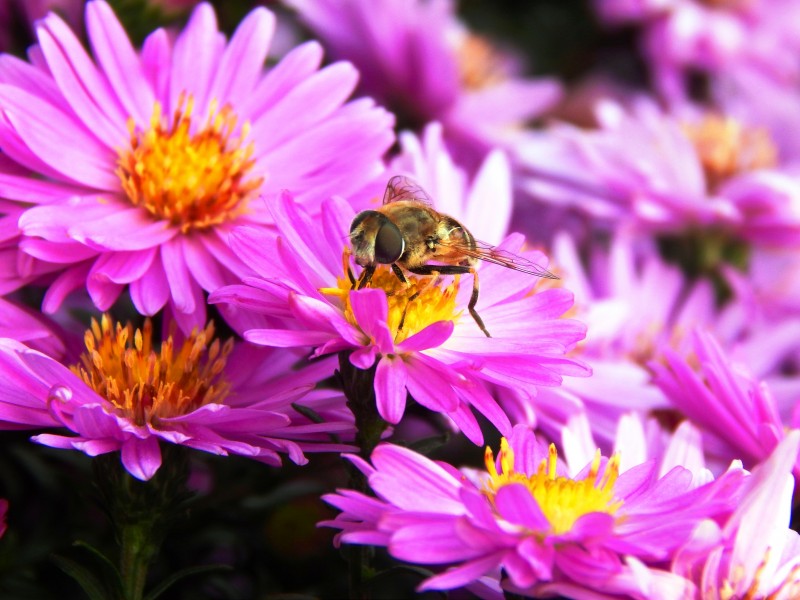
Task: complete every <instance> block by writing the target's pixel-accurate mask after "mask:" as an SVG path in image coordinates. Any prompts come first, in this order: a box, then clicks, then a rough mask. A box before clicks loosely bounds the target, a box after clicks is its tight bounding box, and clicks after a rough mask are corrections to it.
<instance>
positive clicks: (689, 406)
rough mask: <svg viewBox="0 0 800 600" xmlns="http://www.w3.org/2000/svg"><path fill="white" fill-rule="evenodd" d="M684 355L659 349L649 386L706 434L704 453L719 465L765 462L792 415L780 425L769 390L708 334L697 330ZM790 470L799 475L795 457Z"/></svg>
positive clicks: (798, 460) (793, 421) (799, 459)
mask: <svg viewBox="0 0 800 600" xmlns="http://www.w3.org/2000/svg"><path fill="white" fill-rule="evenodd" d="M692 350H693V352H692V354H691V355H689V356H684V355H681V354H680V353H678V352H676V351H674V350H671V349H670V348H664V349H663V361H664V363H663V364H661V363H659V362H652V363H651V365H650V367H651V369H652V370H653V372H654V382H655V384H656V385H658V386H659V387H660V388H661V390H662V391H663V392H664V394H666V396H667V398H668V399H669V400H670V402H671V403H672V404H673V405H674V406H675V407H676V408H677V409H678V410H679V411H680V412H681V413H682V414H683V415H685V416H686V417H687V418H689V419H690V420H691V421H692V422H693V423H695V424H696V425H697V426H698V427H699V428H700V429H701V430H702V431H703V433H704V435H705V436H706V449H707V451H708V452H709V454H710V455H712V456H715V457H716V458H718V459H719V460H720V461H721V462H722V463H723V464H724V463H725V462H727V461H729V460H731V459H734V458H736V459H741V460H742V461H743V462H744V465H745V467H748V468H752V466H754V465H756V464H758V463H760V462H761V461H763V460H765V459H766V458H767V457H768V456H769V455H770V454H771V453H772V451H773V450H774V449H775V448H776V447H777V446H778V444H779V443H780V441H781V440H782V439H784V437H786V426H787V425H788V426H791V427H797V426H798V425H800V424H799V423H797V422H796V417H792V418H791V420H790V422H787V423H784V419H783V418H782V417H781V412H786V413H790V412H792V410H793V407H794V405H795V404H796V398H795V399H793V402H792V404H791V406H787V407H785V411H781V410H780V409H781V407H779V406H778V405H777V403H776V402H775V399H774V398H773V396H772V394H771V392H770V389H769V387H768V386H767V385H766V384H765V383H763V382H759V381H758V380H756V379H755V378H753V376H752V375H751V374H750V373H749V372H748V370H747V369H746V368H745V367H744V366H743V365H741V364H739V363H736V362H734V361H732V360H731V359H729V358H728V356H727V355H726V353H725V351H724V350H723V349H722V347H721V346H720V345H719V343H718V342H717V341H716V340H715V339H714V338H713V336H711V335H710V334H709V333H707V332H704V331H703V330H701V329H698V330H696V331H694V332H693V336H692ZM794 472H795V474H796V475H798V474H800V457H795V467H794Z"/></svg>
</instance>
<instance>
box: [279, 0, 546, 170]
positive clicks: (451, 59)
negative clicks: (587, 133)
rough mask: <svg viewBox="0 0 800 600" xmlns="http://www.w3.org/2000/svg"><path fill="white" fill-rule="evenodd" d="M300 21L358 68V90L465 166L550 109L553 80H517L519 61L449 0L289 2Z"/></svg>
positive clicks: (333, 52) (318, 0)
mask: <svg viewBox="0 0 800 600" xmlns="http://www.w3.org/2000/svg"><path fill="white" fill-rule="evenodd" d="M289 4H290V5H292V6H294V7H295V8H296V9H297V10H298V11H299V12H300V17H301V19H302V20H303V21H305V23H306V24H307V25H308V26H309V27H310V28H311V29H312V30H313V32H314V33H315V34H316V35H317V36H319V38H320V39H322V40H323V42H324V43H325V44H326V45H327V46H328V47H329V48H330V51H331V53H332V54H333V56H335V57H337V58H340V59H345V60H350V61H352V62H353V63H354V64H355V65H356V66H357V67H358V70H359V72H360V73H361V74H362V80H361V91H362V92H363V93H364V94H365V95H369V96H372V97H374V98H377V99H378V101H379V102H381V103H383V104H384V105H385V106H387V107H388V108H389V109H390V110H392V111H393V112H394V113H395V114H396V115H397V116H398V120H399V122H400V125H401V126H402V127H404V128H413V129H421V127H422V126H423V125H425V124H426V123H429V122H431V121H439V122H441V123H442V125H443V127H444V136H445V139H446V140H447V142H448V145H449V147H450V149H451V151H453V152H454V153H455V154H456V158H457V160H458V161H459V162H460V163H462V164H464V163H466V164H469V165H477V164H478V163H479V161H480V160H481V159H482V157H483V156H484V155H485V154H486V152H488V151H489V149H490V148H491V147H492V146H498V145H503V144H509V143H511V142H512V141H513V139H514V137H515V134H514V132H513V129H514V126H521V125H522V124H524V123H525V122H526V121H528V120H530V119H531V118H533V117H536V116H538V115H539V114H541V113H542V112H543V111H544V110H545V109H547V108H549V107H550V106H551V105H552V104H553V103H554V102H555V101H556V100H557V99H558V96H559V94H560V87H559V85H558V84H557V83H556V82H555V81H553V80H545V79H540V80H531V79H522V78H520V77H519V76H518V72H519V71H520V68H519V65H517V64H516V61H514V60H513V59H512V58H510V57H508V56H505V55H503V54H501V53H500V52H499V51H497V50H495V49H494V48H492V46H491V45H490V44H489V43H488V42H487V41H486V40H484V39H482V38H480V37H478V36H476V35H474V34H472V33H471V32H469V31H468V30H466V28H465V27H464V25H463V24H461V23H460V22H459V21H458V20H457V18H456V16H455V9H454V3H453V2H451V1H450V0H432V1H423V0H412V1H408V0H384V1H382V2H378V3H376V2H372V1H371V0H346V1H344V2H341V1H338V0H290V2H289Z"/></svg>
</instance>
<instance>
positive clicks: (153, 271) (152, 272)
mask: <svg viewBox="0 0 800 600" xmlns="http://www.w3.org/2000/svg"><path fill="white" fill-rule="evenodd" d="M130 294H131V300H132V301H133V305H134V306H135V307H136V310H137V311H139V313H141V314H143V315H154V314H156V313H157V312H158V311H160V310H161V309H162V308H164V305H165V304H166V303H167V300H168V299H169V283H168V282H167V276H166V274H165V273H164V267H162V266H161V261H160V260H153V262H152V263H151V264H150V268H149V269H148V270H147V272H146V273H145V274H144V275H142V277H141V278H139V279H137V280H135V281H133V282H131V284H130Z"/></svg>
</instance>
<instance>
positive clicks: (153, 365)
mask: <svg viewBox="0 0 800 600" xmlns="http://www.w3.org/2000/svg"><path fill="white" fill-rule="evenodd" d="M152 337H153V327H152V324H151V322H150V320H149V319H148V320H147V321H145V324H144V327H143V328H142V329H141V330H140V329H137V330H136V331H134V330H133V326H132V325H130V324H128V325H126V326H124V327H123V326H122V325H121V324H120V323H117V324H116V327H114V326H113V324H112V322H111V319H110V318H109V317H108V316H107V315H103V318H102V319H101V321H100V323H98V322H97V321H96V320H94V319H92V325H91V328H90V329H88V330H87V331H86V333H85V335H84V343H85V344H86V352H85V353H84V354H82V355H81V358H80V363H79V364H77V365H74V366H73V367H72V371H73V372H74V373H75V374H76V375H78V376H79V377H80V378H81V379H82V380H83V381H84V382H85V383H86V384H87V385H88V386H90V387H91V388H92V389H93V390H94V391H95V392H97V393H98V394H99V395H100V396H102V397H103V398H105V399H106V400H108V401H109V402H110V403H111V404H113V405H114V406H115V407H116V408H117V409H119V410H120V411H122V412H123V413H124V414H125V415H126V416H127V417H129V418H130V419H132V420H133V421H134V422H135V423H136V424H137V425H144V424H145V423H150V424H151V425H155V426H157V425H158V419H159V418H165V417H175V416H179V415H183V414H186V413H189V412H191V411H193V410H196V409H197V408H199V407H200V406H203V405H205V404H210V403H221V402H222V401H223V400H224V398H225V397H226V396H227V395H228V393H229V391H230V385H229V384H228V382H227V381H225V379H224V377H223V375H222V372H223V370H224V368H225V362H226V361H227V359H228V356H229V355H230V353H231V351H232V350H233V341H232V340H228V341H227V342H225V343H224V344H220V342H219V340H214V341H213V342H212V341H211V340H212V338H213V337H214V325H213V323H209V324H208V325H207V326H206V328H205V329H204V330H203V331H200V332H197V331H196V330H195V331H193V332H192V334H191V335H190V336H188V337H187V339H186V341H184V343H183V345H182V346H181V347H180V348H179V349H177V352H176V349H175V345H174V343H173V340H172V336H169V338H168V339H167V340H166V341H164V342H162V343H161V347H160V349H159V350H158V352H156V350H154V349H153V341H152ZM131 342H132V345H131Z"/></svg>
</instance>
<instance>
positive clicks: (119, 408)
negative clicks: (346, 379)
mask: <svg viewBox="0 0 800 600" xmlns="http://www.w3.org/2000/svg"><path fill="white" fill-rule="evenodd" d="M213 333H214V328H213V325H211V324H209V325H208V326H207V327H206V328H205V329H204V330H202V331H200V332H197V331H195V332H193V333H192V334H191V335H190V336H188V337H187V338H186V339H185V341H184V342H183V343H176V342H175V341H174V340H173V337H172V336H170V337H169V338H168V339H167V340H166V341H164V342H162V343H161V345H160V349H156V348H155V347H154V343H153V339H152V328H151V326H150V324H149V322H147V323H146V324H145V327H144V328H143V330H136V331H134V330H133V328H132V327H131V326H130V325H129V326H127V327H123V326H121V325H120V324H117V326H116V327H114V326H113V325H112V323H111V321H110V320H109V319H108V318H107V317H103V319H102V321H101V322H100V323H97V322H96V321H93V323H92V327H91V329H90V330H88V331H87V332H86V335H85V341H86V352H85V353H84V355H83V356H82V357H81V360H80V362H79V363H78V364H77V365H74V366H72V367H66V366H64V365H62V364H61V363H59V362H57V361H55V360H53V359H52V358H50V357H48V356H45V355H44V354H41V353H39V352H36V351H35V350H31V349H29V348H28V347H26V346H24V345H23V344H20V343H19V342H16V341H14V340H10V339H2V340H0V373H2V381H3V383H2V394H0V428H5V429H29V428H37V429H39V428H50V427H65V428H66V429H68V430H69V434H67V435H61V434H52V433H42V434H39V435H37V436H35V437H34V438H33V439H34V440H35V441H37V442H39V443H41V444H44V445H47V446H53V447H56V448H68V449H76V450H80V451H82V452H85V453H86V454H88V455H90V456H97V455H99V454H105V453H107V452H115V451H120V452H121V456H122V463H123V464H124V465H125V468H126V469H127V470H128V471H129V472H130V473H131V475H133V476H134V477H137V478H138V479H142V480H147V479H149V478H150V477H152V476H153V474H154V473H155V472H156V471H157V470H158V468H159V467H160V466H161V451H160V449H159V442H162V441H163V442H169V443H173V444H180V445H183V446H187V447H190V448H196V449H198V450H203V451H206V452H211V453H214V454H222V455H227V454H239V455H242V456H249V457H251V458H254V459H256V460H259V461H261V462H264V463H266V464H270V465H279V464H280V462H281V460H280V457H279V453H286V454H288V455H289V458H291V460H292V461H294V462H295V463H298V464H304V463H305V462H307V461H306V458H305V456H304V455H303V452H304V451H311V452H314V451H320V450H330V451H341V450H346V449H351V448H352V446H347V445H343V444H334V443H329V441H328V440H329V437H328V436H329V435H330V434H344V436H352V433H353V424H352V416H349V415H348V413H346V409H345V408H344V407H343V399H342V397H341V395H340V394H339V395H337V398H336V400H335V401H334V399H333V398H332V397H331V394H328V393H325V392H323V393H312V394H310V395H305V394H306V392H308V391H309V390H310V389H311V388H312V387H313V386H314V384H315V383H316V382H317V381H318V380H320V379H322V378H324V377H325V376H327V374H329V373H330V372H331V370H332V367H331V365H330V364H324V363H320V364H313V365H312V366H311V367H309V369H303V370H300V371H291V372H290V369H289V365H288V364H287V359H292V358H296V357H293V356H292V355H291V353H284V354H282V355H276V353H274V352H265V351H264V350H262V349H255V351H254V349H253V348H247V347H245V346H239V347H237V348H234V347H233V343H232V342H230V341H229V342H226V343H225V344H220V342H219V340H214V341H212V338H213ZM226 363H227V364H229V365H230V367H228V366H226ZM295 402H296V403H297V404H300V405H304V406H307V407H308V408H311V409H312V410H314V411H315V412H317V414H319V415H320V416H321V417H323V422H321V423H314V422H311V421H309V420H308V419H307V418H306V417H304V416H302V415H301V414H300V413H298V412H297V411H295V410H294V408H292V406H291V405H292V403H295ZM325 418H330V419H332V420H331V421H330V422H327V421H325Z"/></svg>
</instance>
